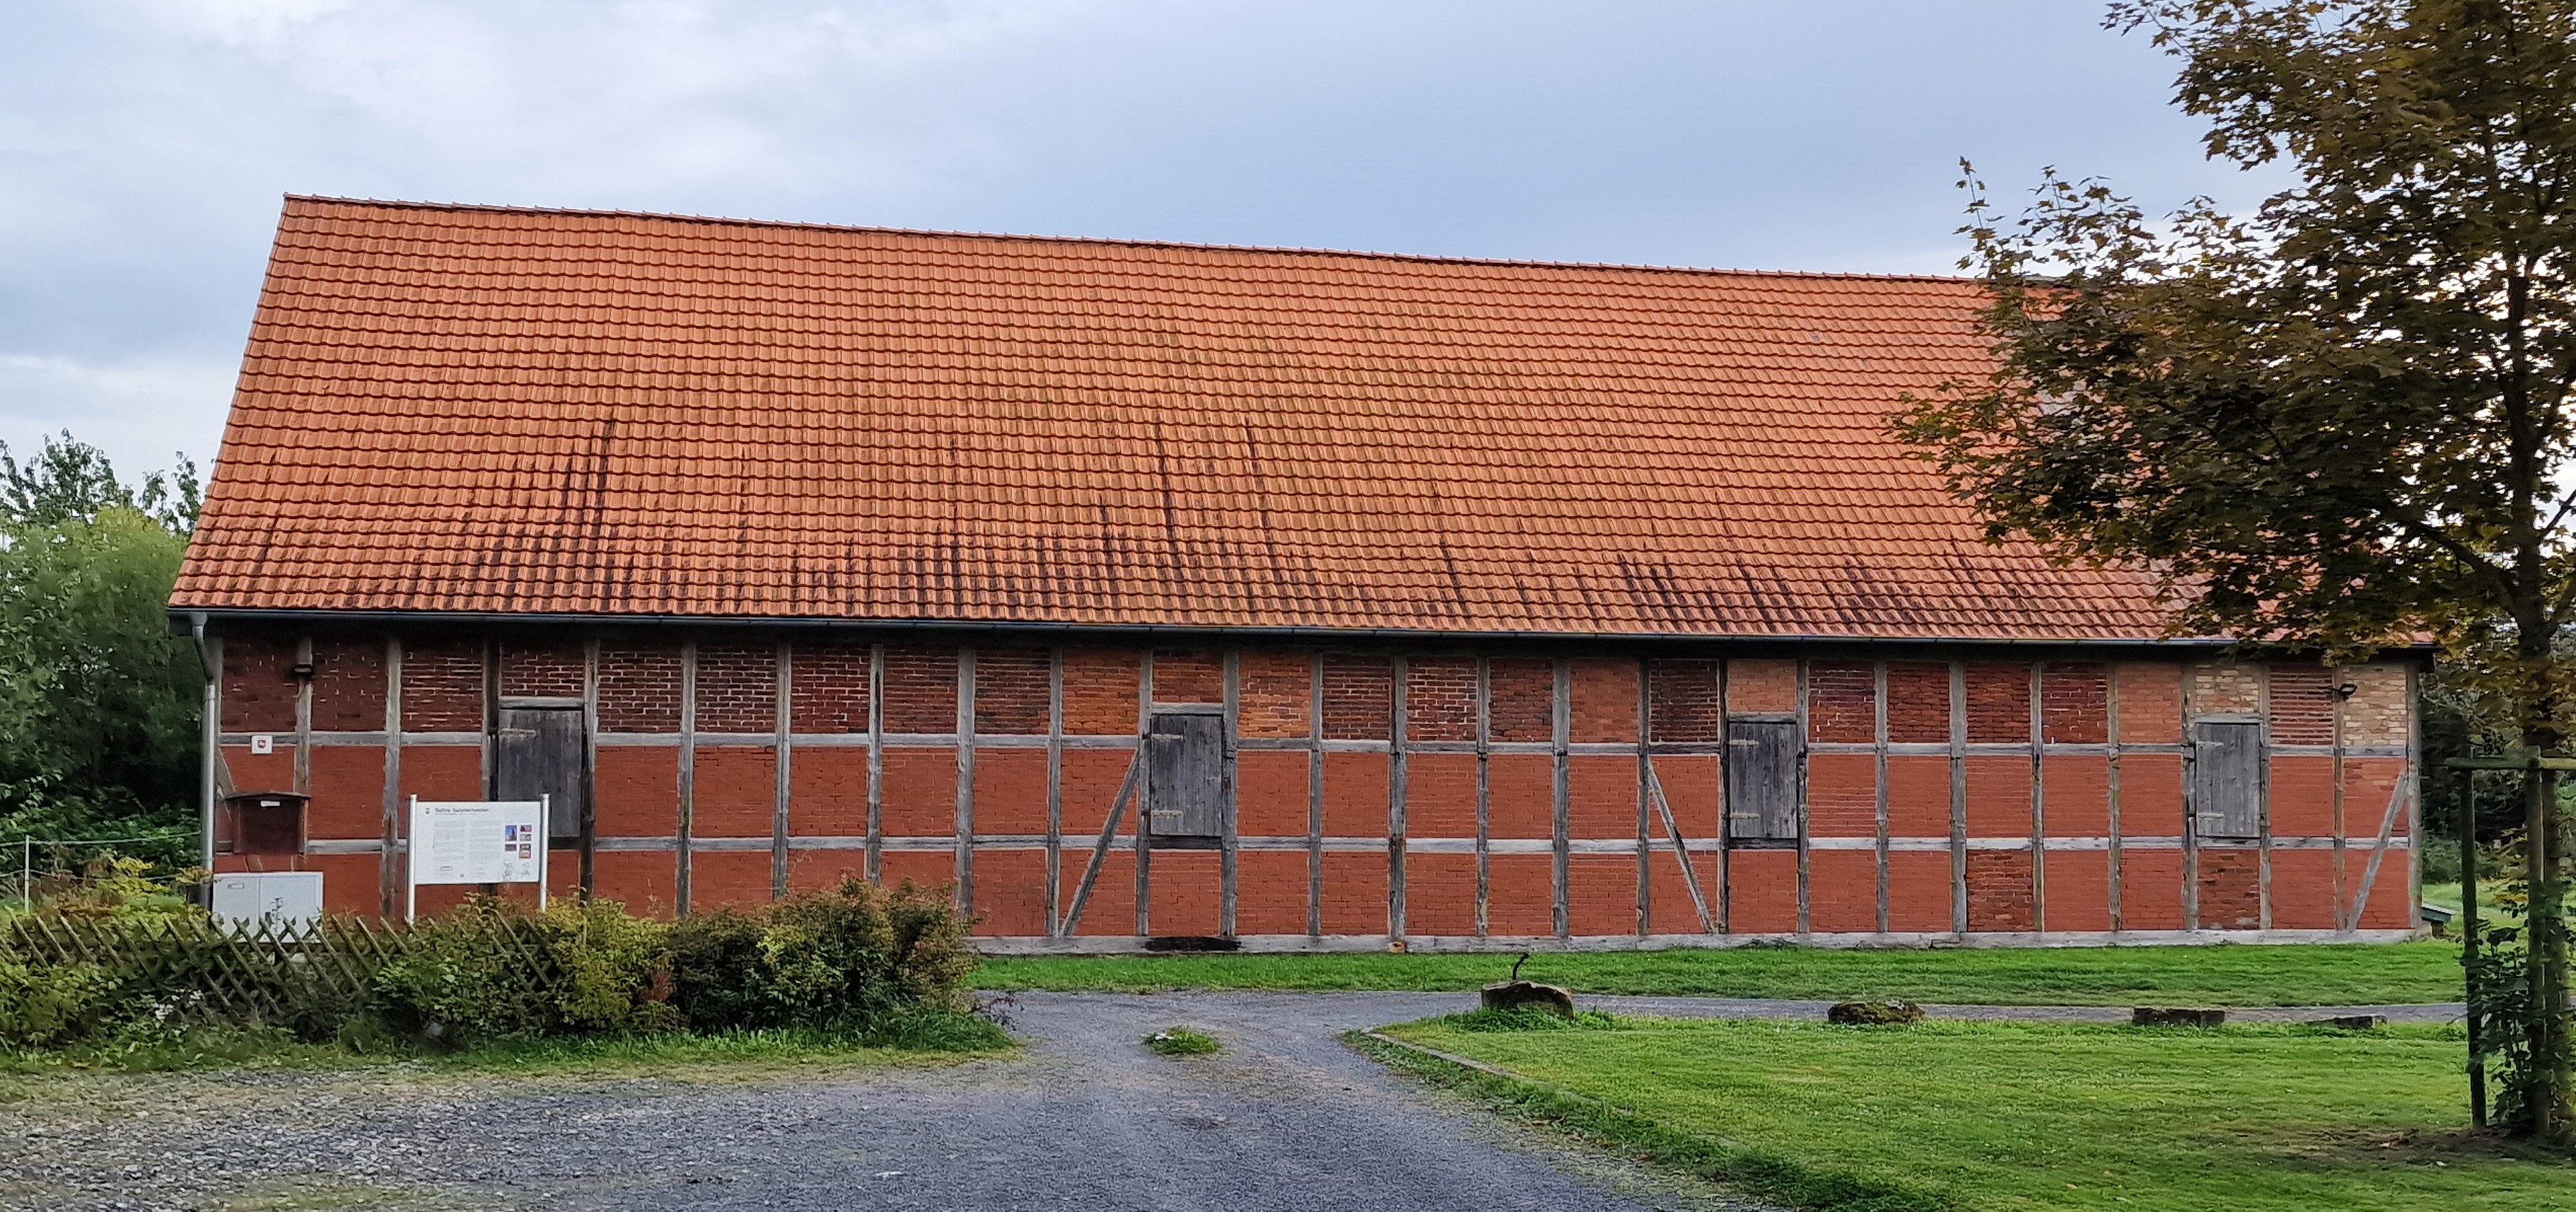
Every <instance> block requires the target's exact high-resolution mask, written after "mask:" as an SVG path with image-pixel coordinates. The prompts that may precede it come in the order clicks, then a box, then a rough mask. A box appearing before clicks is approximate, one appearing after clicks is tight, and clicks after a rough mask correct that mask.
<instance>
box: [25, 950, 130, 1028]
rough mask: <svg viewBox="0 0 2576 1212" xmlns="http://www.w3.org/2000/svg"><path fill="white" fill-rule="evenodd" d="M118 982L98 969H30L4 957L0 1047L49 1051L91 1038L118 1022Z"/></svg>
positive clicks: (53, 966) (62, 966)
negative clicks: (111, 1022) (86, 1037)
mask: <svg viewBox="0 0 2576 1212" xmlns="http://www.w3.org/2000/svg"><path fill="white" fill-rule="evenodd" d="M118 1001H119V989H118V981H117V979H116V977H115V975H114V974H113V973H110V972H109V971H108V970H107V969H105V968H103V967H100V966H99V965H97V964H89V963H71V964H43V963H29V962H28V961H27V958H26V957H25V956H23V955H19V954H17V953H15V952H13V951H0V1044H5V1045H7V1046H9V1047H13V1048H45V1047H52V1046H54V1045H57V1044H64V1043H69V1042H71V1041H73V1040H76V1039H80V1038H82V1037H84V1036H87V1035H89V1034H91V1033H93V1032H95V1031H97V1030H99V1029H100V1028H102V1027H103V1026H105V1025H106V1024H107V1023H108V1022H110V1021H111V1020H112V1019H113V1018H114V1017H115V1010H116V1007H117V1004H118Z"/></svg>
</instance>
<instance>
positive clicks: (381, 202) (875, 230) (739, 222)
mask: <svg viewBox="0 0 2576 1212" xmlns="http://www.w3.org/2000/svg"><path fill="white" fill-rule="evenodd" d="M286 201H288V202H290V203H293V202H319V203H324V204H328V205H335V206H372V207H379V208H383V209H387V210H429V211H449V212H465V213H475V214H504V215H560V216H569V217H574V218H595V219H655V220H660V221H664V222H671V223H704V224H708V225H712V226H718V227H766V228H779V229H784V230H790V231H830V232H857V233H866V234H871V235H889V236H917V237H922V238H925V239H952V240H1009V241H1016V242H1021V243H1029V244H1075V245H1086V244H1087V245H1108V246H1111V247H1123V248H1169V249H1182V250H1187V251H1191V252H1233V253H1269V254H1276V255H1280V256H1304V257H1349V258H1353V259H1355V260H1371V261H1403V262H1413V263H1422V264H1433V265H1485V266H1496V267H1501V268H1511V269H1590V270H1616V271H1620V272H1625V273H1658V274H1688V275H1694V276H1700V277H1745V278H1805V279H1825V280H1833V281H1854V282H1943V283H1967V282H1973V281H1975V279H1973V278H1968V277H1963V276H1960V275H1956V274H1878V273H1846V272H1835V271H1831V270H1812V269H1724V268H1716V267H1709V266H1690V265H1649V264H1641V263H1634V262H1624V261H1548V260H1539V259H1533V258H1527V257H1469V256H1442V255H1439V254H1434V253H1397V252H1373V251H1368V250H1364V249H1349V248H1317V247H1308V246H1301V245H1284V244H1207V243H1198V242H1195V241H1189V240H1143V239H1132V238H1126V237H1119V236H1046V235H1032V234H1029V233H1025V232H989V231H954V230H947V229H941V228H925V227H881V226H871V225H867V224H859V223H814V222H807V221H800V220H794V219H741V218H734V217H731V216H726V215H691V214H675V213H671V212H667V211H650V210H606V209H598V208H592V207H576V206H508V205H501V204H497V203H485V202H413V201H405V200H402V199H389V198H346V197H337V196H333V195H328V194H296V193H290V194H287V195H286Z"/></svg>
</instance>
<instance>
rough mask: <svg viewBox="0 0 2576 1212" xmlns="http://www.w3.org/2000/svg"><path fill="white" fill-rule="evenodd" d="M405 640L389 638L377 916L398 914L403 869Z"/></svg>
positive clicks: (386, 649) (386, 664) (387, 643)
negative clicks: (396, 892)
mask: <svg viewBox="0 0 2576 1212" xmlns="http://www.w3.org/2000/svg"><path fill="white" fill-rule="evenodd" d="M402 667H403V645H402V637H401V636H398V635H390V636H386V637H385V803H384V821H383V832H382V834H381V835H380V836H381V838H382V840H381V841H380V842H379V843H378V844H377V848H376V900H377V905H376V913H377V916H379V917H383V918H388V919H389V918H391V917H393V915H394V884H395V881H396V880H398V879H399V878H400V877H401V873H402V868H401V867H400V866H398V864H399V863H400V862H401V861H402V855H401V853H400V851H401V849H402V805H403V799H402V697H403V689H402Z"/></svg>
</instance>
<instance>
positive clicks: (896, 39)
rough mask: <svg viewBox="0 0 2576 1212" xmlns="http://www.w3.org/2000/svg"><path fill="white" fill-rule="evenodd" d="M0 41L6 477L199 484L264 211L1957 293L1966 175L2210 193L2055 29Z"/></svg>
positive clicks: (410, 31) (1648, 26)
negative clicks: (573, 215) (717, 222)
mask: <svg viewBox="0 0 2576 1212" xmlns="http://www.w3.org/2000/svg"><path fill="white" fill-rule="evenodd" d="M11 18H12V30H11V33H12V36H11V38H9V39H8V40H6V41H5V42H0V349H6V350H7V351H9V356H11V357H14V358H17V359H19V361H15V362H11V363H8V364H7V365H8V367H10V369H7V370H6V371H5V372H0V374H5V377H0V384H5V385H6V386H7V388H8V390H10V391H11V392H12V393H14V394H13V395H12V396H10V397H8V398H6V399H0V438H6V439H7V440H9V441H11V442H20V441H23V440H25V437H26V435H28V434H30V433H33V432H37V431H36V430H34V429H31V428H30V426H33V425H37V424H40V423H41V424H43V425H48V426H50V425H53V424H54V423H55V421H56V420H60V421H63V422H65V423H69V424H71V425H73V427H74V428H75V430H76V431H79V432H82V433H83V434H84V436H88V431H89V427H90V426H91V425H92V424H93V422H92V421H91V420H89V419H87V418H88V417H90V416H95V417H96V418H97V420H96V422H95V424H97V425H101V426H105V425H111V424H114V425H129V424H133V422H128V421H119V420H115V419H114V418H120V417H135V418H140V417H144V416H149V415H161V416H163V417H164V418H165V419H166V421H167V424H166V425H164V426H162V427H161V429H163V430H165V431H166V432H167V433H169V434H171V435H174V436H178V437H182V438H184V439H185V440H186V441H188V442H190V443H192V446H191V449H193V450H196V451H197V452H198V453H200V454H201V455H202V454H206V453H210V452H211V447H212V435H213V434H214V433H215V432H216V430H217V429H218V428H219V426H220V422H221V411H222V407H223V403H224V401H225V399H226V394H225V392H224V391H223V390H222V389H221V388H220V387H209V386H207V385H208V384H210V383H214V382H216V381H218V380H228V378H229V369H228V368H229V367H230V366H231V365H233V364H234V363H235V362H236V361H237V359H238V358H239V356H240V349H241V342H242V339H243V336H244V334H245V333H246V332H247V330H248V327H249V321H250V314H251V309H252V307H253V304H254V302H255V296H256V292H257V290H258V284H259V280H260V276H261V266H262V262H263V258H264V256H265V253H266V247H267V240H268V235H269V232H270V230H271V228H272V227H273V226H274V222H275V218H276V213H277V206H278V199H279V195H280V194H283V193H288V192H295V193H317V194H337V195H347V196H361V197H379V198H404V199H413V200H423V201H464V202H491V203H516V204H534V205H553V206H575V207H602V208H616V209H635V210H664V211H676V212H683V213H696V214H719V215H735V216H745V217H758V218H776V219H793V220H810V221H822V222H845V223H859V224H878V225H885V226H905V227H928V228H948V229H966V230H999V231H1020V232H1035V233H1050V234H1069V235H1104V236H1135V237H1154V238H1168V239H1184V240H1204V241H1212V242H1223V243H1247V244H1293V245H1308V246H1327V247H1344V248H1373V249H1383V250H1391V251H1410V252H1429V253H1465V254H1476V255H1489V256H1502V257H1528V258H1542V259H1561V260H1589V261H1628V262H1653V263H1662V264H1701V265H1711V264H1714V265H1733V266H1742V267H1748V268H1810V269H1854V270H1868V269H1876V270H1921V269H1943V268H1946V267H1947V265H1948V263H1949V261H1950V259H1951V257H1950V254H1948V253H1947V252H1946V251H1943V250H1945V249H1946V247H1947V244H1946V243H1945V242H1947V241H1949V240H1950V238H1951V237H1950V234H1949V233H1950V229H1951V228H1952V227H1953V226H1954V225H1955V222H1956V214H1957V208H1958V200H1957V199H1956V198H1955V197H1954V196H1953V194H1952V192H1951V190H1950V181H1951V179H1952V176H1953V175H1954V174H1953V163H1954V161H1955V159H1956V157H1957V156H1959V155H1961V154H1968V155H1972V156H1974V157H1975V158H1977V160H1978V161H1979V162H1980V164H1981V165H1982V166H1985V167H1987V168H1988V169H1989V170H1990V171H1992V172H1993V173H1994V174H1995V178H1996V180H1997V182H1998V184H1999V185H2008V183H2011V182H2014V181H2017V180H2019V179H2020V178H2021V177H2023V176H2026V175H2027V174H2028V173H2029V172H2030V171H2031V170H2034V169H2035V168H2036V167H2037V166H2038V165H2039V164H2042V163H2051V162H2055V163H2065V164H2068V165H2069V166H2070V167H2077V166H2080V169H2081V171H2084V172H2107V173H2109V174H2111V175H2112V176H2113V177H2114V178H2115V179H2117V180H2118V181H2119V183H2120V184H2122V185H2123V186H2133V187H2140V192H2141V193H2143V194H2145V195H2146V200H2147V201H2148V202H2149V203H2150V204H2151V205H2155V204H2159V203H2160V201H2161V200H2163V199H2165V198H2168V197H2169V198H2170V199H2172V200H2176V201H2178V200H2179V199H2181V198H2183V197H2186V196H2188V195H2190V194H2192V193H2195V192H2209V193H2213V194H2215V195H2217V196H2220V197H2222V198H2227V197H2230V196H2231V194H2230V191H2231V189H2234V188H2236V185H2235V184H2234V183H2233V182H2232V181H2231V179H2229V178H2228V177H2227V175H2226V174H2224V173H2221V172H2218V171H2217V170H2213V169H2210V168H2209V167H2207V166H2206V165H2204V164H2203V163H2202V161H2201V157H2200V152H2199V148H2198V146H2197V143H2196V141H2195V139H2194V132H2193V130H2192V129H2191V127H2190V125H2189V124H2188V123H2187V122H2184V121H2182V120H2180V119H2178V118H2177V117H2176V116H2175V115H2173V114H2172V113H2170V112H2169V111H2168V110H2167V108H2166V107H2165V104H2164V98H2165V96H2166V94H2167V93H2168V91H2169V88H2168V85H2167V81H2168V79H2169V76H2170V67H2169V65H2167V64H2166V63H2165V62H2164V61H2163V60H2162V59H2161V58H2160V57H2159V56H2158V55H2157V54H2156V53H2155V52H2154V51H2153V50H2152V48H2150V47H2148V46H2146V45H2145V44H2144V42H2143V41H2142V40H2139V39H2125V40H2124V39H2120V38H2116V37H2113V36H2111V35H2108V34H2105V33H2103V32H2101V31H2100V30H2099V29H2097V28H2095V19H2096V14H2095V13H2093V12H2092V11H2091V10H2090V9H2089V8H2088V7H2087V6H2083V5H2069V4H2066V3H2065V2H2064V0H1945V2H1944V3H1942V4H1939V5H1925V4H1921V3H1919V0H1815V2H1814V3H1809V4H1803V5H1795V6H1771V5H1723V4H1708V3H1705V2H1704V0H1627V2H1625V3H1621V4H1615V5H1565V4H1562V3H1552V2H1545V0H1410V2H1408V3H1404V4H1387V3H1384V2H1383V0H1276V2H1272V3H1255V2H1251V0H1243V2H1230V3H1224V4H1207V3H1198V2H1191V0H1053V2H1050V3H1031V2H1028V0H367V2H365V3H357V2H353V0H18V3H17V4H15V5H13V7H12V12H11ZM28 359H32V360H33V361H27V360H28ZM215 367H224V368H227V369H226V371H225V372H224V373H222V374H216V373H215V372H214V371H213V370H212V368H215ZM181 382H185V383H189V384H195V385H196V386H193V387H187V388H179V387H154V386H150V384H154V383H160V384H165V385H166V384H175V383H181ZM82 400H92V401H94V407H93V406H84V405H81V404H79V403H78V402H79V401H82ZM156 409H157V410H161V411H160V412H159V413H157V414H156V413H155V411H154V410H156ZM39 413H42V414H43V415H44V416H45V417H47V418H52V419H47V420H43V421H41V422H39V421H36V420H33V419H30V418H34V417H36V416H37V414H39ZM144 428H145V429H146V430H149V429H150V428H151V427H149V426H146V427H144ZM196 443H202V445H194V444H196ZM155 457H158V456H155Z"/></svg>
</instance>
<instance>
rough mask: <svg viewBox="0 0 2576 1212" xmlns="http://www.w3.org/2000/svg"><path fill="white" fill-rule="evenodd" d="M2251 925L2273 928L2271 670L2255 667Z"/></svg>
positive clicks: (2258, 927) (2267, 666) (2265, 928)
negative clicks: (2252, 904)
mask: <svg viewBox="0 0 2576 1212" xmlns="http://www.w3.org/2000/svg"><path fill="white" fill-rule="evenodd" d="M2254 674H2255V681H2254V690H2255V694H2256V695H2257V696H2259V697H2258V698H2257V699H2256V704H2255V711H2256V715H2255V718H2256V719H2258V720H2260V721H2262V722H2261V723H2260V724H2259V725H2257V726H2256V728H2255V732H2254V737H2255V746H2256V757H2255V760H2254V925H2255V928H2256V929H2260V930H2269V929H2271V928H2272V667H2271V666H2270V665H2269V664H2263V665H2256V666H2255V667H2254Z"/></svg>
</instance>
